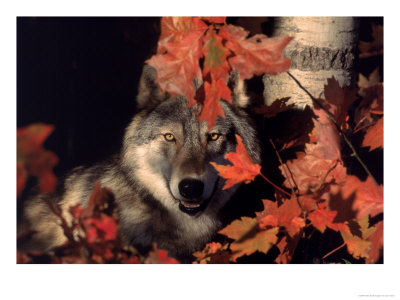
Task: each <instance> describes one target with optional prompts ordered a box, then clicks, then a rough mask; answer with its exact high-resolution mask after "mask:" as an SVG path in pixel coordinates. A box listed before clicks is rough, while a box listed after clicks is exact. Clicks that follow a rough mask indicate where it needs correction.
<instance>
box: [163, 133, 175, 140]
mask: <svg viewBox="0 0 400 300" xmlns="http://www.w3.org/2000/svg"><path fill="white" fill-rule="evenodd" d="M164 139H165V140H166V141H167V142H174V141H175V137H174V135H173V134H172V133H166V134H164Z"/></svg>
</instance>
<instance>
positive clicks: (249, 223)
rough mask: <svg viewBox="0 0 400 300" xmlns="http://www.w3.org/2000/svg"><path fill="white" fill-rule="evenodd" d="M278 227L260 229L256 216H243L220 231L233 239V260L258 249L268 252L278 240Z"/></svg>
mask: <svg viewBox="0 0 400 300" xmlns="http://www.w3.org/2000/svg"><path fill="white" fill-rule="evenodd" d="M278 232H279V228H278V227H274V228H271V229H268V230H262V231H260V229H259V227H258V221H257V219H255V218H249V217H242V218H241V219H240V220H235V221H233V222H232V223H231V224H229V225H228V226H226V227H225V228H223V229H222V230H220V231H219V233H220V234H223V235H226V236H227V237H229V238H231V239H233V240H234V241H233V242H232V243H231V246H230V249H231V250H232V255H231V257H230V260H231V261H234V262H235V261H236V260H237V259H238V258H239V257H241V256H244V255H250V254H253V253H254V252H256V251H259V252H262V253H267V252H268V251H269V250H270V249H271V248H272V246H273V245H275V244H276V242H277V241H278V238H277V234H278Z"/></svg>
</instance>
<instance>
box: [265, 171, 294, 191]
mask: <svg viewBox="0 0 400 300" xmlns="http://www.w3.org/2000/svg"><path fill="white" fill-rule="evenodd" d="M259 175H260V176H261V177H262V178H264V180H265V181H267V182H268V183H269V184H270V185H272V186H273V187H274V188H275V189H277V190H278V191H280V192H282V193H284V194H285V195H287V196H288V197H291V194H289V193H288V192H286V191H285V190H284V189H282V188H280V187H279V186H277V185H276V184H275V183H273V182H272V181H271V180H269V179H268V178H267V177H265V176H264V175H263V174H262V173H261V172H260V173H259Z"/></svg>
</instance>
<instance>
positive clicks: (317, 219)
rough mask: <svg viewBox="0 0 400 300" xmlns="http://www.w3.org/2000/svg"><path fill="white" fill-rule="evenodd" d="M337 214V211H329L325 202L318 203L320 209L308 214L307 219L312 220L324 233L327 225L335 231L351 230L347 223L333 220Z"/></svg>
mask: <svg viewBox="0 0 400 300" xmlns="http://www.w3.org/2000/svg"><path fill="white" fill-rule="evenodd" d="M336 215H337V211H329V210H327V209H326V205H325V204H324V203H318V209H316V210H314V211H312V212H311V213H310V214H308V216H307V219H309V220H310V221H311V224H312V225H313V226H314V227H315V228H317V229H318V230H319V231H321V232H322V233H324V231H325V229H326V227H329V228H331V229H333V230H335V231H339V230H341V231H343V232H350V229H349V227H348V225H347V223H334V222H333V220H334V219H335V217H336Z"/></svg>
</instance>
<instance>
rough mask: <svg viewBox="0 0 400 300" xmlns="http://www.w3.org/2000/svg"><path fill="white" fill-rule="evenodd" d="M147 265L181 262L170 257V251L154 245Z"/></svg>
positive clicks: (146, 261)
mask: <svg viewBox="0 0 400 300" xmlns="http://www.w3.org/2000/svg"><path fill="white" fill-rule="evenodd" d="M145 263H146V264H179V262H178V261H177V260H176V259H175V258H172V257H169V256H168V251H166V250H161V249H158V248H157V245H156V244H155V243H154V244H153V250H152V251H150V253H149V256H148V257H147V258H146V260H145Z"/></svg>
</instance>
